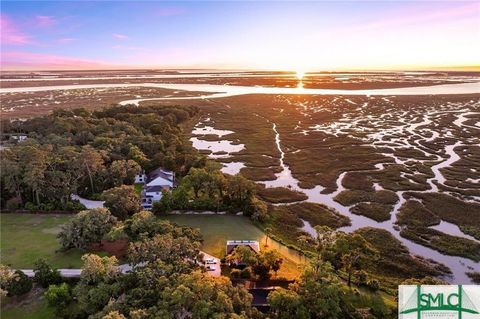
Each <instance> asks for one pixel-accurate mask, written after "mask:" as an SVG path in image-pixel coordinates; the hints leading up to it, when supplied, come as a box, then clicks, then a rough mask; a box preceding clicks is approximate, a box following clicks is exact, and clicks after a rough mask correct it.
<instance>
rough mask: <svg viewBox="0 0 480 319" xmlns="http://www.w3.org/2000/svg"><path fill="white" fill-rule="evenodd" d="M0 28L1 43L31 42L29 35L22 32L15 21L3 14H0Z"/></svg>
mask: <svg viewBox="0 0 480 319" xmlns="http://www.w3.org/2000/svg"><path fill="white" fill-rule="evenodd" d="M0 29H1V31H0V42H1V43H2V44H3V45H5V44H10V45H26V44H31V43H32V42H33V41H32V38H31V37H30V36H29V35H27V34H26V33H24V32H22V31H21V30H20V29H19V28H18V27H17V25H16V24H15V22H14V21H13V20H12V19H10V18H9V17H8V16H6V15H4V14H2V15H0Z"/></svg>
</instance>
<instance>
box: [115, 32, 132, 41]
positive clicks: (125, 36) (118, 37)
mask: <svg viewBox="0 0 480 319" xmlns="http://www.w3.org/2000/svg"><path fill="white" fill-rule="evenodd" d="M112 36H113V37H114V38H115V39H118V40H128V39H130V37H129V36H128V35H125V34H120V33H114V34H112Z"/></svg>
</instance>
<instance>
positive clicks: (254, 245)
mask: <svg viewBox="0 0 480 319" xmlns="http://www.w3.org/2000/svg"><path fill="white" fill-rule="evenodd" d="M238 246H248V247H250V248H251V249H252V250H253V251H254V252H256V253H257V254H258V253H259V252H260V245H259V244H258V241H256V240H228V241H227V255H230V254H231V253H232V252H233V250H234V249H235V248H237V247H238Z"/></svg>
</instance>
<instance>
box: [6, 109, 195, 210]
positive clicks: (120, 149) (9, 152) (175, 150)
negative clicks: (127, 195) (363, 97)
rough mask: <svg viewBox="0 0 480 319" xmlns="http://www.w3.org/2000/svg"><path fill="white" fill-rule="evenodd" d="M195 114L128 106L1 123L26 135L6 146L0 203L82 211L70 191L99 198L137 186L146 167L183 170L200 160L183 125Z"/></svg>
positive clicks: (11, 207) (69, 112)
mask: <svg viewBox="0 0 480 319" xmlns="http://www.w3.org/2000/svg"><path fill="white" fill-rule="evenodd" d="M197 113H198V109H197V108H196V107H188V106H149V107H135V106H131V105H130V106H114V107H110V108H107V109H104V110H102V111H96V112H93V113H90V112H89V111H87V110H85V109H76V110H72V111H64V110H60V111H55V112H53V114H51V115H47V116H43V117H35V118H32V119H28V120H25V121H12V122H10V121H3V122H2V136H8V134H11V133H15V134H24V135H26V136H28V139H26V140H25V141H22V142H18V143H16V144H11V145H7V147H6V148H4V149H3V150H2V151H1V170H2V178H1V185H0V186H1V206H2V207H4V208H5V207H6V208H9V209H17V208H24V207H25V208H27V209H40V210H53V209H67V210H77V209H79V208H81V206H79V205H75V204H74V203H73V202H72V200H71V194H79V195H80V196H84V197H88V198H97V197H99V194H101V193H102V192H103V191H104V190H107V189H110V188H113V187H118V186H121V185H123V184H132V183H133V182H134V177H135V174H137V173H138V172H139V171H140V169H141V168H143V169H146V170H147V171H148V170H149V169H152V168H156V167H158V166H163V167H166V168H167V169H171V170H174V171H176V172H177V173H178V174H179V175H180V176H181V175H182V174H186V173H187V172H188V171H189V169H190V167H192V166H194V165H200V166H201V163H202V157H201V156H199V154H198V152H197V151H196V150H195V149H193V148H192V146H191V145H190V143H189V142H188V140H187V139H186V138H185V137H184V136H183V134H182V130H181V125H182V124H183V123H185V122H186V121H188V120H189V119H191V118H192V117H193V116H195V115H196V114H197Z"/></svg>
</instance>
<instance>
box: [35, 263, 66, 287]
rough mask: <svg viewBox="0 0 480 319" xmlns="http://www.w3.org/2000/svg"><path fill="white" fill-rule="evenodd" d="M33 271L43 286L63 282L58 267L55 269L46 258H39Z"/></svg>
mask: <svg viewBox="0 0 480 319" xmlns="http://www.w3.org/2000/svg"><path fill="white" fill-rule="evenodd" d="M33 272H34V273H35V277H34V278H33V279H34V280H35V282H37V283H38V284H40V286H42V287H43V288H47V287H48V286H50V285H56V284H59V283H60V282H62V277H61V276H60V272H59V271H58V270H56V269H53V268H52V267H51V266H50V265H49V264H48V263H47V261H46V260H45V259H38V260H37V261H36V262H35V267H34V268H33Z"/></svg>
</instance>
